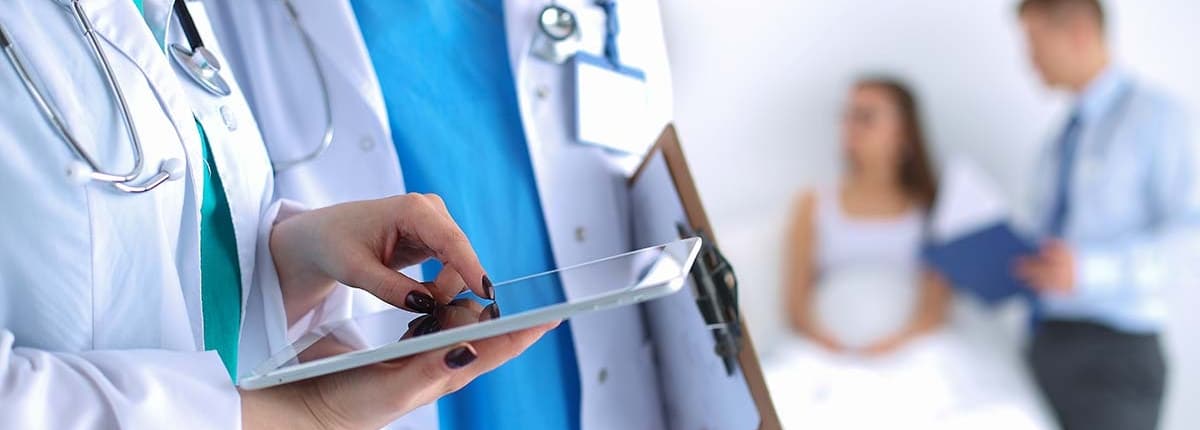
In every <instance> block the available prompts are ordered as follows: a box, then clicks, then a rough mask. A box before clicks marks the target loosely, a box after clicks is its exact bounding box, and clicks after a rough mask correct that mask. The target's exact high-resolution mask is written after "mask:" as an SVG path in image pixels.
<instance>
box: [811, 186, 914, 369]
mask: <svg viewBox="0 0 1200 430" xmlns="http://www.w3.org/2000/svg"><path fill="white" fill-rule="evenodd" d="M816 204H817V213H816V218H815V220H816V234H817V242H816V249H815V251H816V252H815V255H816V258H817V262H816V263H817V264H816V269H817V283H816V290H815V292H814V293H815V299H816V300H815V302H814V306H815V307H816V309H815V316H816V319H817V321H818V322H820V324H821V325H822V326H823V327H824V328H825V329H826V330H828V331H829V333H830V334H831V335H833V336H834V337H836V338H837V339H838V340H839V341H840V342H841V343H842V344H844V345H846V346H847V347H850V348H860V347H865V346H868V345H870V344H872V343H874V342H876V341H878V340H880V339H882V338H884V337H886V336H889V335H892V334H894V333H896V331H897V330H900V329H901V328H903V327H904V325H905V324H907V323H908V321H909V319H910V318H911V317H912V314H913V312H914V310H915V309H916V305H917V298H918V294H917V293H918V287H917V286H918V285H919V283H918V282H917V281H918V279H919V275H920V267H921V263H920V247H921V241H922V225H923V220H924V217H925V215H924V211H922V210H919V209H913V210H910V211H908V212H906V213H905V214H903V215H900V216H897V217H894V218H890V219H889V218H851V217H849V216H847V215H846V213H845V211H844V210H843V209H842V204H841V198H840V193H839V192H838V189H837V188H832V187H831V188H828V189H825V190H822V191H819V192H818V194H817V202H816Z"/></svg>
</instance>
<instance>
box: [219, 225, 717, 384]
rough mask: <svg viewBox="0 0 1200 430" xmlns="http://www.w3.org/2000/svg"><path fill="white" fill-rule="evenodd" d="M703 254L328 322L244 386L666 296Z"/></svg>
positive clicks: (624, 261) (686, 252) (691, 248)
mask: <svg viewBox="0 0 1200 430" xmlns="http://www.w3.org/2000/svg"><path fill="white" fill-rule="evenodd" d="M699 250H700V239H699V238H689V239H681V240H678V241H675V242H671V243H667V244H663V245H658V246H652V247H649V248H645V249H641V250H637V251H633V252H628V253H625V254H620V255H615V256H612V257H608V258H603V259H600V260H596V261H592V262H588V263H584V264H579V265H575V266H570V267H566V268H562V269H558V270H553V271H549V272H545V273H539V274H536V275H529V276H524V277H520V278H517V279H512V280H509V281H504V282H500V283H496V284H495V285H494V286H495V293H496V300H495V301H492V300H487V299H483V298H480V297H478V296H475V295H474V294H472V293H470V292H465V293H462V294H460V295H459V296H458V298H456V299H455V300H454V301H453V302H451V303H450V304H449V305H446V306H443V307H442V308H441V309H439V311H438V312H435V313H433V314H429V315H422V314H415V313H412V312H408V311H405V310H401V309H391V310H387V311H383V312H378V313H374V314H370V315H365V316H362V317H357V318H352V319H348V320H343V321H337V322H332V323H327V324H324V325H321V326H319V327H317V328H316V329H314V330H312V331H311V332H309V333H307V334H304V335H302V336H300V337H299V338H298V339H297V340H296V341H295V342H294V343H293V344H291V345H290V346H288V347H287V348H284V349H283V350H282V351H278V352H276V353H274V354H272V356H271V357H270V358H268V359H267V360H266V361H265V362H264V363H263V364H261V365H260V366H258V367H257V368H255V369H254V370H253V371H251V372H250V373H249V374H248V375H245V377H243V378H242V379H241V380H240V381H239V383H238V386H240V387H241V388H243V389H248V390H254V389H261V388H267V387H272V386H276V385H280V384H286V383H289V382H295V381H300V380H304V379H308V378H312V377H316V376H321V375H327V374H330V373H335V372H339V371H342V370H347V369H353V368H355V367H360V366H365V365H369V364H373V363H378V362H382V361H388V360H394V359H397V358H401V357H406V356H410V355H414V354H418V353H422V352H426V351H432V350H435V349H440V348H445V347H448V346H452V345H455V344H458V343H460V342H469V341H472V340H479V339H486V338H489V337H493V336H497V335H501V334H505V333H509V332H513V331H518V330H522V329H526V328H530V327H534V326H538V325H541V324H545V323H550V322H554V321H559V320H564V319H568V318H571V317H573V316H576V315H580V314H584V313H588V312H594V311H598V310H602V309H609V308H614V307H618V306H624V305H630V304H635V303H641V302H644V301H647V300H652V299H656V298H660V297H664V296H667V295H669V294H672V293H676V292H678V291H679V290H681V289H683V285H684V281H685V280H686V279H687V275H688V272H689V271H690V270H691V267H692V263H693V262H695V260H696V254H697V253H698V252H699ZM563 285H570V286H571V287H570V288H571V289H572V290H571V291H564V290H563ZM556 289H557V291H556ZM564 295H565V296H566V297H569V299H561V297H563V296H564ZM531 297H541V298H545V297H551V298H552V299H542V300H530V299H529V298H531Z"/></svg>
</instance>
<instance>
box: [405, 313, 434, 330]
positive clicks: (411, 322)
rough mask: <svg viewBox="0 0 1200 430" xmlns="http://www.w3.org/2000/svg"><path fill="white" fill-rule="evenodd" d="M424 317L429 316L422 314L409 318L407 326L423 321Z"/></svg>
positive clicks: (411, 326)
mask: <svg viewBox="0 0 1200 430" xmlns="http://www.w3.org/2000/svg"><path fill="white" fill-rule="evenodd" d="M425 318H429V315H422V316H419V317H416V318H413V319H411V320H409V321H408V328H413V326H415V325H417V324H419V323H422V322H425Z"/></svg>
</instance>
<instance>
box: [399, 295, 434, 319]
mask: <svg viewBox="0 0 1200 430" xmlns="http://www.w3.org/2000/svg"><path fill="white" fill-rule="evenodd" d="M404 304H405V305H406V306H408V309H409V310H412V311H414V312H420V313H423V314H427V313H430V312H433V310H434V309H435V308H436V307H437V302H435V301H433V296H430V295H428V294H425V293H422V292H420V291H413V292H411V293H408V297H406V298H405V299H404Z"/></svg>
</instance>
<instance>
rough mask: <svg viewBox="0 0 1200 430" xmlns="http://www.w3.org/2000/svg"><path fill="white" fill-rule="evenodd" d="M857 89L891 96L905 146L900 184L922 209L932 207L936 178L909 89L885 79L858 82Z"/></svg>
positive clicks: (891, 79) (913, 97)
mask: <svg viewBox="0 0 1200 430" xmlns="http://www.w3.org/2000/svg"><path fill="white" fill-rule="evenodd" d="M856 87H858V88H862V87H875V88H882V89H884V90H886V91H887V92H888V93H889V94H891V97H892V102H893V103H895V104H896V108H898V109H899V111H900V119H901V121H902V122H903V123H904V132H903V133H904V134H903V139H904V145H905V147H904V150H903V151H902V153H901V157H903V164H902V165H901V166H900V178H899V179H900V185H901V186H902V187H904V190H905V191H906V192H908V194H909V196H911V197H912V198H913V199H915V200H916V201H917V202H918V203H920V204H921V205H922V206H924V207H925V209H930V208H932V207H933V202H934V200H935V199H937V177H936V175H935V174H934V172H933V163H932V162H931V161H930V159H929V152H928V151H927V150H926V146H927V145H926V140H925V131H924V128H923V127H922V126H921V118H920V116H921V115H920V109H919V108H918V105H917V98H916V96H915V95H913V92H912V91H911V90H909V89H908V85H905V84H904V83H903V82H901V81H900V80H898V79H894V78H888V77H870V78H864V79H860V80H859V81H858V84H857V85H856Z"/></svg>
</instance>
